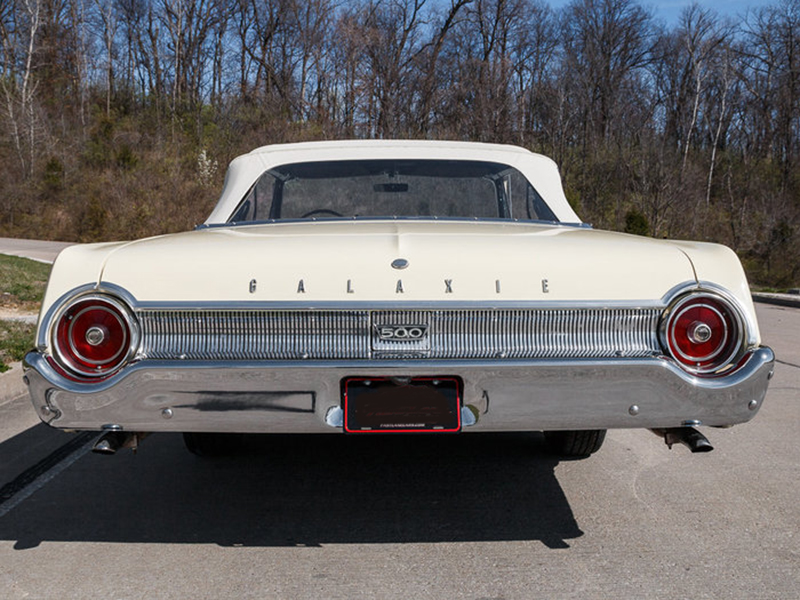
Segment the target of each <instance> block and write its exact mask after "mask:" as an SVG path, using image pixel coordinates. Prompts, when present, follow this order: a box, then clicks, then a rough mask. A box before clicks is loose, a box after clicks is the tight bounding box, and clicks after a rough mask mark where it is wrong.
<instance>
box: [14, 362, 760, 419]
mask: <svg viewBox="0 0 800 600" xmlns="http://www.w3.org/2000/svg"><path fill="white" fill-rule="evenodd" d="M774 358H775V357H774V354H773V352H772V350H770V349H769V348H767V347H761V348H758V349H756V350H754V351H752V352H751V353H750V354H749V355H748V356H747V357H746V359H745V360H744V363H743V364H742V365H741V366H740V367H739V368H738V369H737V370H736V371H734V372H733V373H731V374H730V375H727V376H722V377H715V378H708V377H705V378H701V377H695V376H692V375H691V374H688V373H686V372H685V371H683V370H682V369H680V368H679V367H677V366H676V365H675V364H674V363H673V362H672V361H670V360H669V359H666V358H618V359H617V358H614V359H602V360H598V359H593V360H502V361H448V360H438V361H430V360H427V361H425V360H403V361H386V360H382V361H379V362H376V361H298V362H287V361H261V362H245V363H242V362H204V361H155V360H147V361H142V362H139V363H135V364H132V365H130V366H128V367H126V368H125V369H123V370H122V371H121V372H120V373H119V374H117V375H115V376H114V377H112V378H110V379H108V380H106V381H103V382H98V383H90V384H87V383H78V382H74V381H71V380H69V379H66V378H64V377H62V376H61V375H60V374H59V373H57V372H56V371H55V370H54V369H53V368H52V367H51V366H50V364H49V363H48V362H47V360H46V358H45V357H44V356H43V355H42V354H40V353H39V352H35V351H34V352H30V353H29V354H28V355H27V356H26V358H25V362H26V368H27V372H26V375H25V377H26V382H27V383H28V386H29V390H30V393H31V398H32V400H33V404H34V406H35V408H36V410H37V412H38V413H39V415H40V417H41V419H42V420H43V421H44V422H45V423H48V424H50V425H52V426H54V427H59V428H63V429H80V430H101V429H109V428H110V429H115V428H116V429H123V430H127V431H197V432H202V431H218V432H243V433H261V432H263V433H267V432H274V433H324V432H332V431H341V427H332V426H331V425H329V424H327V423H336V422H337V419H335V418H328V420H327V422H326V417H329V416H330V415H331V414H332V413H335V412H336V411H337V409H338V408H339V407H340V406H341V389H340V382H341V381H342V379H343V378H345V377H353V376H359V377H367V378H368V377H386V376H391V377H404V376H405V377H410V376H433V377H435V376H446V375H453V376H458V377H461V378H462V379H463V381H464V403H465V407H466V408H467V409H469V411H470V412H471V413H472V414H473V415H474V416H475V417H476V419H475V423H474V425H471V426H469V427H467V428H465V429H464V431H528V430H554V429H607V428H633V427H647V428H666V427H681V426H684V425H686V424H693V425H696V424H703V425H710V426H726V425H734V424H736V423H743V422H745V421H749V420H750V419H751V418H753V416H755V414H756V412H757V411H758V409H759V408H760V407H761V404H762V401H763V399H764V395H765V393H766V389H767V384H768V381H769V379H770V378H771V377H772V373H773V364H774ZM466 424H467V423H465V425H466Z"/></svg>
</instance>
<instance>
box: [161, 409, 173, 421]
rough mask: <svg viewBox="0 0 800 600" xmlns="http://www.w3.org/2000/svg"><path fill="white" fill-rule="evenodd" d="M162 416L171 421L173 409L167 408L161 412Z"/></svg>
mask: <svg viewBox="0 0 800 600" xmlns="http://www.w3.org/2000/svg"><path fill="white" fill-rule="evenodd" d="M161 416H162V417H164V418H165V419H171V418H172V409H171V408H165V409H164V410H162V411H161Z"/></svg>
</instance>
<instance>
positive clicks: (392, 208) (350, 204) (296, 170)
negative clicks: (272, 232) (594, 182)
mask: <svg viewBox="0 0 800 600" xmlns="http://www.w3.org/2000/svg"><path fill="white" fill-rule="evenodd" d="M358 217H373V218H374V217H378V218H379V217H392V218H394V217H411V218H414V217H416V218H477V219H532V220H545V221H556V220H557V219H556V218H555V215H554V214H553V212H552V211H551V210H550V209H549V208H548V206H547V205H546V204H545V202H544V201H543V199H542V198H541V196H540V195H539V194H538V193H537V192H536V190H535V189H534V188H533V186H532V185H531V184H530V183H529V182H528V181H527V179H525V177H524V176H523V175H522V174H521V173H520V172H519V171H517V170H516V169H514V168H513V167H510V166H508V165H503V164H500V163H493V162H480V161H458V160H453V161H450V160H358V161H355V160H353V161H347V160H345V161H324V162H304V163H293V164H287V165H282V166H280V167H276V168H273V169H270V170H269V171H267V172H266V173H264V174H263V175H262V176H261V177H260V178H259V180H258V181H257V182H256V184H255V185H254V186H253V187H252V188H251V189H250V191H249V192H248V194H247V195H246V196H245V198H244V199H243V200H242V202H241V203H240V204H239V206H238V207H237V209H236V210H235V211H234V214H233V216H232V217H231V219H230V220H229V222H237V223H242V222H252V221H264V220H280V219H292V220H294V219H326V218H327V219H337V218H358Z"/></svg>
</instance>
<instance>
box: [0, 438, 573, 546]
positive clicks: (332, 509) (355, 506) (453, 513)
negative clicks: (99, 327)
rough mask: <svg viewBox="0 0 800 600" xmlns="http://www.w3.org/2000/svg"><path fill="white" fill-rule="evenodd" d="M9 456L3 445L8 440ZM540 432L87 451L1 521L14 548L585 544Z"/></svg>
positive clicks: (161, 442) (158, 443) (165, 443)
mask: <svg viewBox="0 0 800 600" xmlns="http://www.w3.org/2000/svg"><path fill="white" fill-rule="evenodd" d="M0 459H2V446H1V445H0ZM557 464H558V461H557V460H556V459H555V458H553V457H551V456H548V455H546V454H544V452H543V449H542V439H541V436H540V435H538V434H481V435H469V434H465V435H460V436H428V437H426V436H403V437H396V438H389V437H362V438H355V437H348V436H337V435H319V436H261V437H260V438H259V439H258V440H257V441H256V442H254V443H253V444H251V452H249V453H248V454H246V455H243V456H237V457H229V458H218V459H203V458H198V457H195V456H193V455H191V454H189V453H188V452H187V451H186V450H185V449H184V448H183V443H182V440H181V437H180V436H179V435H176V434H161V435H153V436H151V437H150V438H148V439H147V440H145V442H144V443H143V445H142V447H141V448H140V450H139V453H138V454H137V455H133V454H131V453H130V452H127V451H124V452H122V451H121V452H120V453H119V454H117V455H116V456H114V457H106V456H97V455H92V454H88V455H86V456H83V457H82V458H81V459H80V460H78V461H77V462H76V463H75V464H73V465H72V466H70V467H69V468H68V469H67V470H66V471H64V472H63V473H62V474H61V475H60V476H58V477H57V478H55V479H54V480H53V481H50V482H49V483H48V484H47V485H46V486H45V487H43V488H42V489H41V490H39V491H38V492H36V493H35V494H34V495H32V496H31V497H30V498H28V499H27V500H25V501H24V502H23V503H21V504H20V505H19V506H17V507H16V508H14V509H13V510H11V511H10V512H9V513H8V514H7V515H6V516H5V517H3V518H0V539H2V540H10V541H14V542H15V546H14V547H15V548H16V549H26V548H31V547H35V546H38V545H39V544H40V543H41V542H43V541H59V542H86V541H88V542H119V543H187V544H199V543H215V544H219V545H223V546H319V545H322V544H348V543H374V544H383V543H408V542H417V543H419V542H471V541H512V540H540V541H541V542H542V543H544V544H545V545H546V546H548V547H550V548H566V547H568V544H567V542H566V540H569V539H572V538H576V537H579V536H581V535H583V533H582V531H581V530H580V529H579V527H578V525H577V523H576V522H575V519H574V516H573V514H572V510H571V509H570V506H569V503H568V502H567V499H566V497H565V495H564V493H563V491H562V489H561V487H560V485H559V483H558V481H557V480H556V477H555V474H554V469H555V466H556V465H557Z"/></svg>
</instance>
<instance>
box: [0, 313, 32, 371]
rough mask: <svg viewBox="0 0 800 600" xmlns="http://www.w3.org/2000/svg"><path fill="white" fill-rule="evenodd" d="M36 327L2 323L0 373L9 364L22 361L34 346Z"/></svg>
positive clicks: (20, 323)
mask: <svg viewBox="0 0 800 600" xmlns="http://www.w3.org/2000/svg"><path fill="white" fill-rule="evenodd" d="M35 335H36V325H33V324H31V323H23V322H22V321H0V373H3V372H5V371H8V363H11V362H14V361H18V360H22V359H23V358H24V357H25V353H26V352H28V350H30V349H31V348H33V346H34V337H35Z"/></svg>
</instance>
